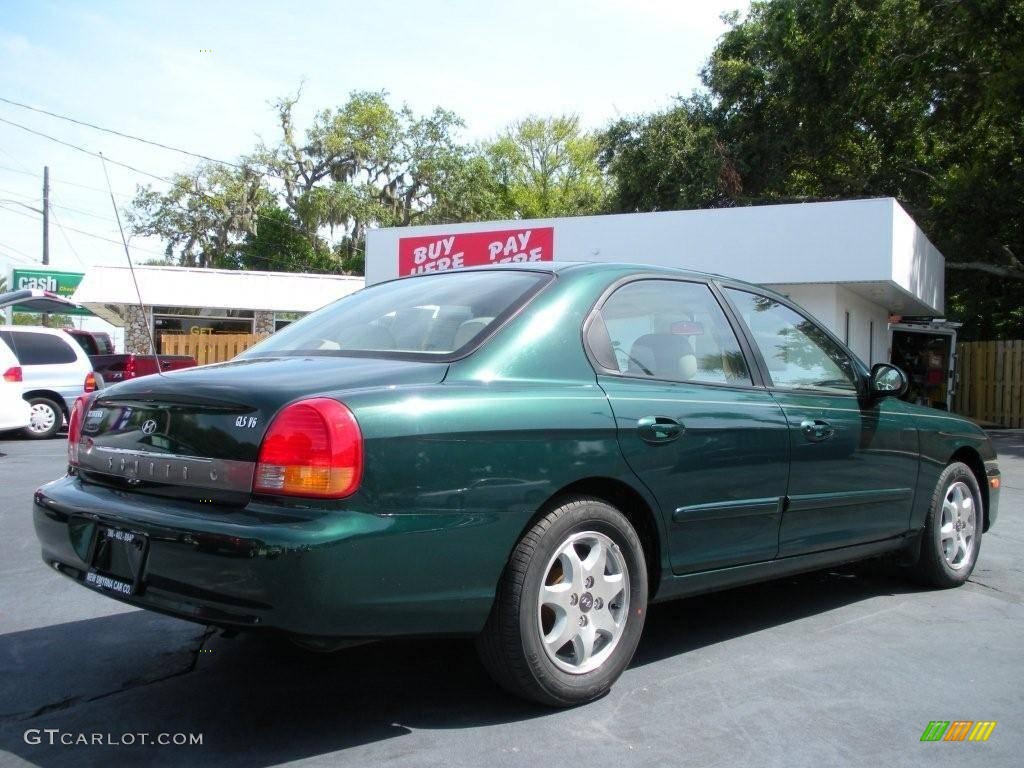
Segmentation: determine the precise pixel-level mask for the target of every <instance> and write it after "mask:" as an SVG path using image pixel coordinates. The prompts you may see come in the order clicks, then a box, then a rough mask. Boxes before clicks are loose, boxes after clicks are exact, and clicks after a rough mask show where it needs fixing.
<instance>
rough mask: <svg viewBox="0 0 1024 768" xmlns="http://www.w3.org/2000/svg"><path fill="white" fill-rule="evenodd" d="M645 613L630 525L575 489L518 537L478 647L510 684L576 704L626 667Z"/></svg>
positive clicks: (640, 558)
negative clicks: (570, 495)
mask: <svg viewBox="0 0 1024 768" xmlns="http://www.w3.org/2000/svg"><path fill="white" fill-rule="evenodd" d="M646 613H647V568H646V563H645V561H644V553H643V547H642V546H641V544H640V540H639V538H638V537H637V535H636V531H635V530H634V529H633V527H632V526H631V525H630V524H629V521H628V520H626V518H625V517H624V516H623V515H622V513H621V512H619V511H618V510H616V509H615V508H614V507H611V506H610V505H608V504H606V503H604V502H603V501H600V500H598V499H592V498H585V497H575V498H571V499H568V500H566V501H565V503H563V504H561V505H560V506H559V507H558V508H557V509H554V510H553V511H551V512H550V513H548V514H547V515H545V516H544V517H543V518H541V519H540V520H539V521H538V522H537V523H536V525H534V526H533V527H532V528H531V529H530V530H529V531H527V533H526V534H525V535H524V536H523V538H522V539H520V541H519V544H518V545H517V546H516V549H515V551H514V552H513V554H512V557H511V559H510V561H509V564H508V566H507V567H506V569H505V574H504V575H503V577H502V581H501V584H500V585H499V587H498V595H497V597H496V599H495V603H494V607H493V609H492V610H491V615H490V617H489V619H488V620H487V624H486V626H485V627H484V629H483V632H481V634H480V637H479V638H478V641H477V647H478V649H479V651H480V657H481V659H482V661H483V663H484V666H486V667H487V670H488V671H489V672H490V674H491V676H492V677H494V679H495V680H496V681H497V682H498V683H499V684H500V685H502V686H503V687H504V688H505V689H507V690H509V691H511V692H512V693H515V694H517V695H520V696H523V697H525V698H528V699H532V700H534V701H538V702H541V703H542V704H547V705H550V706H559V707H565V706H572V705H575V704H582V703H584V702H587V701H591V700H593V699H596V698H598V697H599V696H601V695H603V694H604V693H606V692H607V691H608V690H609V689H610V688H611V686H612V684H613V683H614V682H615V681H616V680H617V679H618V677H619V675H621V674H622V672H623V670H625V668H626V666H627V665H628V664H629V662H630V660H631V659H632V658H633V653H634V652H635V651H636V646H637V643H638V642H639V640H640V634H641V632H642V631H643V623H644V618H645V616H646Z"/></svg>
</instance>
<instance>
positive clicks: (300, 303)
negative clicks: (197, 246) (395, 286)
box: [73, 266, 363, 325]
mask: <svg viewBox="0 0 1024 768" xmlns="http://www.w3.org/2000/svg"><path fill="white" fill-rule="evenodd" d="M135 281H138V291H136V288H135ZM362 287H363V278H362V277H353V276H349V275H314V274H307V273H296V272H246V271H241V270H230V269H198V268H190V267H163V266H157V267H154V266H138V267H135V280H133V279H132V272H131V270H130V269H129V268H128V267H127V266H124V267H106V266H101V267H92V268H90V269H89V270H88V271H87V272H86V273H85V277H84V278H83V279H82V282H81V284H80V285H79V286H78V289H77V290H76V291H75V293H74V296H73V298H74V300H75V301H77V302H78V303H79V304H82V305H83V306H86V307H88V308H89V309H91V310H93V312H95V313H96V314H98V315H100V316H101V317H103V318H105V319H107V320H110V321H111V322H114V323H116V324H117V325H123V323H124V320H123V312H122V311H120V307H123V306H124V305H137V304H139V294H141V295H142V303H143V304H144V305H146V306H147V307H152V306H161V307H163V306H167V307H194V308H199V309H205V308H219V309H245V310H254V311H264V312H312V311H313V310H315V309H319V308H320V307H322V306H324V305H325V304H329V303H331V302H332V301H336V300H337V299H340V298H342V297H343V296H347V295H348V294H350V293H354V292H355V291H358V290H360V289H361V288H362Z"/></svg>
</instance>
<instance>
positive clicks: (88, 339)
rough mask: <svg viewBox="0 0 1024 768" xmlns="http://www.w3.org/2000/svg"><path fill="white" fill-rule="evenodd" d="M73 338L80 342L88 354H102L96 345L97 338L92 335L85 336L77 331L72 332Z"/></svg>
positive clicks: (79, 344)
mask: <svg viewBox="0 0 1024 768" xmlns="http://www.w3.org/2000/svg"><path fill="white" fill-rule="evenodd" d="M70 336H71V338H72V339H74V340H75V341H77V342H78V346H80V347H81V348H82V349H84V350H85V354H87V355H98V354H100V351H99V349H97V347H96V340H95V339H93V337H92V336H83V335H80V334H77V333H73V334H70Z"/></svg>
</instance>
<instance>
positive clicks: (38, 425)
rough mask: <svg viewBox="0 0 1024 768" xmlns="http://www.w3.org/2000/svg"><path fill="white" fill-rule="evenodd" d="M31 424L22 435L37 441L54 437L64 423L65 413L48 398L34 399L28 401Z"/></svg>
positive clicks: (29, 423)
mask: <svg viewBox="0 0 1024 768" xmlns="http://www.w3.org/2000/svg"><path fill="white" fill-rule="evenodd" d="M28 404H29V422H28V426H27V427H25V429H24V430H22V434H24V435H25V436H26V437H31V438H34V439H36V440H45V439H47V438H50V437H53V436H54V435H56V434H57V432H58V431H59V430H60V427H61V424H62V423H63V422H64V411H63V410H62V409H61V407H60V406H59V405H57V403H55V402H54V401H53V400H51V399H50V398H48V397H33V398H31V399H30V400H29V401H28Z"/></svg>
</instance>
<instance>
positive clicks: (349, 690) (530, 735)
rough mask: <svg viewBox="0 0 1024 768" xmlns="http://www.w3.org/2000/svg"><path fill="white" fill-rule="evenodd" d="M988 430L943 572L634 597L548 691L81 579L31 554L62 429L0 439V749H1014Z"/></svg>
mask: <svg viewBox="0 0 1024 768" xmlns="http://www.w3.org/2000/svg"><path fill="white" fill-rule="evenodd" d="M993 436H994V439H995V440H996V445H997V449H998V451H999V454H1000V462H1001V467H1002V471H1003V495H1002V502H1001V511H1000V517H999V521H998V524H997V525H996V527H995V528H994V529H993V530H992V531H991V532H990V533H989V534H987V535H986V536H985V537H984V540H983V544H982V549H981V556H980V560H979V564H978V567H977V568H976V570H975V572H974V575H973V576H972V578H971V580H970V582H969V583H968V584H966V585H965V586H964V587H962V588H960V589H956V590H949V591H929V590H922V589H919V588H917V587H914V586H912V585H911V584H909V583H907V582H905V581H903V580H902V579H901V578H900V577H899V574H898V573H897V572H895V571H894V569H893V568H891V567H888V566H886V565H885V564H882V563H878V562H870V563H865V564H860V565H857V566H851V567H849V568H843V569H839V570H832V571H821V572H816V573H811V574H806V575H803V576H799V577H795V578H788V579H783V580H780V581H776V582H771V583H767V584H761V585H757V586H753V587H748V588H744V589H737V590H732V591H729V592H722V593H719V594H714V595H707V596H703V597H699V598H693V599H689V600H684V601H679V602H675V603H670V604H665V605H660V606H656V607H654V608H652V610H651V612H650V614H649V616H648V619H647V626H646V629H645V632H644V638H643V640H642V641H641V644H640V648H639V651H638V653H637V656H636V658H635V660H634V662H633V664H632V666H631V667H630V669H628V670H627V671H626V673H625V674H624V675H623V677H622V678H621V679H620V680H619V682H618V683H617V685H616V686H615V687H614V688H613V690H612V692H611V693H610V694H609V695H608V696H607V697H605V698H604V699H602V700H600V701H597V702H595V703H593V704H590V705H588V706H584V707H580V708H577V709H574V710H568V711H552V710H547V709H543V708H540V707H537V706H534V705H530V704H527V703H524V702H520V701H518V700H515V699H512V698H509V697H508V696H506V695H505V694H503V693H502V692H500V691H499V690H497V689H496V688H495V687H494V685H493V684H492V683H491V682H490V680H489V679H488V678H487V676H486V674H485V673H484V671H483V669H482V668H481V666H480V665H479V663H478V662H477V659H476V656H475V653H474V650H473V646H472V643H471V642H469V641H466V640H429V641H416V640H405V641H401V642H382V643H376V644H372V645H367V646H362V647H359V648H354V649H350V650H348V651H343V652H339V653H336V654H332V655H310V654H306V653H303V652H300V651H298V650H291V649H290V648H289V647H288V646H286V645H284V644H282V643H275V642H271V641H268V640H266V639H261V638H257V637H246V636H239V637H235V638H233V639H228V638H225V637H222V636H220V635H219V634H217V633H214V632H212V631H210V630H207V629H206V628H204V627H202V626H198V625H194V624H190V623H187V622H183V621H178V620H176V619H172V618H167V617H163V616H159V615H156V614H152V613H148V612H145V611H140V610H137V609H134V608H131V607H129V606H126V605H123V604H121V603H119V602H116V601H114V600H112V599H110V598H106V597H103V596H101V595H98V594H94V593H92V592H90V591H88V590H86V589H83V588H81V587H79V586H78V585H75V584H73V583H71V582H70V581H69V580H67V579H65V578H63V577H61V576H59V575H58V574H56V573H54V572H52V571H50V570H49V569H47V568H46V567H45V566H44V565H43V564H42V561H41V560H40V558H39V553H38V547H37V544H36V540H35V536H34V534H33V530H32V520H31V515H30V506H29V504H30V500H31V494H32V491H33V490H34V489H35V488H36V487H37V486H38V485H40V484H42V483H43V482H46V481H47V480H50V479H53V478H54V477H56V476H58V475H60V474H61V473H62V472H63V466H64V444H63V442H62V441H56V440H55V441H49V442H31V441H23V440H14V439H7V440H3V439H0V521H2V526H3V528H2V534H0V595H2V602H0V763H2V764H3V765H38V766H91V765H103V766H109V765H121V764H124V765H196V764H202V765H230V766H235V765H237V766H252V767H255V766H273V765H280V764H284V763H289V764H291V763H297V764H302V765H352V766H380V765H387V766H435V765H444V766H447V767H448V768H454V767H458V766H467V767H468V766H483V765H487V766H490V767H491V768H494V767H496V766H506V765H507V766H519V765H529V766H541V765H558V766H569V765H576V766H591V765H599V764H611V765H616V766H655V765H666V766H667V765H672V766H677V765H723V766H734V765H787V766H814V768H820V767H821V766H828V765H838V764H856V765H862V764H871V765H879V766H880V765H884V766H902V765H957V766H962V765H964V764H979V765H996V766H999V765H1007V766H1009V765H1014V766H1016V765H1020V764H1021V755H1024V640H1022V638H1024V605H1022V597H1024V572H1022V567H1021V560H1020V549H1021V546H1022V544H1024V514H1022V512H1024V434H1022V433H1019V432H1017V433H1012V432H1007V433H994V435H993ZM932 720H994V721H997V723H998V725H997V726H996V727H995V729H994V731H993V732H992V735H991V737H990V738H989V740H988V741H987V742H985V743H971V742H963V743H950V742H937V743H922V742H921V741H920V738H921V734H922V732H923V731H924V729H925V727H926V726H927V724H928V723H929V721H932ZM54 729H57V730H56V731H55V730H54ZM64 734H68V735H69V736H70V739H69V737H67V736H63V735H64ZM93 734H101V737H102V740H103V742H104V743H102V744H82V743H75V744H70V745H64V744H61V743H60V741H61V739H62V738H63V739H65V740H72V741H78V742H81V741H82V739H81V737H80V735H85V736H86V740H87V741H88V740H93V739H94V737H93V736H92V735H93ZM131 734H136V736H134V737H133V738H132V740H133V741H134V742H135V743H134V744H131V745H126V743H127V742H128V741H129V738H128V737H127V735H131ZM138 734H148V736H147V737H146V740H155V739H157V737H158V736H159V735H160V734H170V735H172V736H173V735H174V734H186V735H194V734H201V739H202V744H192V745H175V744H167V745H158V744H141V743H140V741H142V739H140V738H139V736H138ZM50 741H53V742H54V743H53V744H51V743H50Z"/></svg>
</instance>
